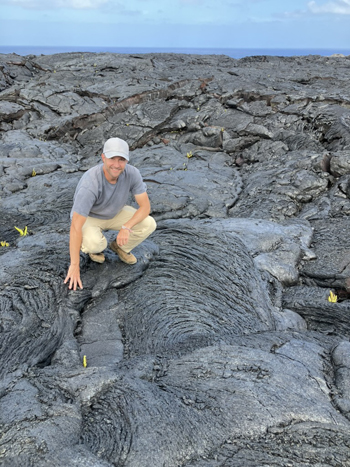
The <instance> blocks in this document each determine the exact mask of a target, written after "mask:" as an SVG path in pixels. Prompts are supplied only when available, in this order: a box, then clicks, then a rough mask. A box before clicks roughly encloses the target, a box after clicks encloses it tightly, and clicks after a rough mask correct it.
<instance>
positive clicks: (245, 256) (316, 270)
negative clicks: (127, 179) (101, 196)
mask: <svg viewBox="0 0 350 467" xmlns="http://www.w3.org/2000/svg"><path fill="white" fill-rule="evenodd" d="M0 121H1V123H0V138H1V139H0V184H1V185H0V192H1V204H0V216H1V221H0V242H1V243H0V245H1V246H0V262H1V268H0V331H1V338H0V359H1V365H0V426H1V431H0V465H3V466H11V467H16V466H20V467H26V466H35V467H50V466H55V467H56V466H57V467H67V466H69V467H74V466H76V467H82V466H85V467H110V466H118V467H121V466H125V467H150V466H152V467H180V466H181V467H262V466H266V467H267V466H279V467H284V466H285V467H287V466H298V467H299V466H300V467H306V466H317V467H326V466H332V467H333V466H334V467H340V466H341V467H343V466H350V342H349V336H350V316H349V313H350V302H349V296H350V295H349V296H348V293H347V291H346V279H347V278H348V277H350V244H349V235H348V231H349V216H350V57H342V56H334V57H320V56H305V57H267V56H258V57H247V58H243V59H240V60H235V59H233V58H229V57H227V56H199V55H179V54H149V55H118V54H92V53H70V54H57V55H51V56H32V55H31V56H26V57H23V56H18V55H0ZM113 136H118V137H121V138H123V139H126V140H127V141H128V142H129V144H130V147H131V149H132V152H131V160H130V163H131V164H132V165H135V166H136V167H138V168H139V169H140V171H141V173H142V175H143V177H144V180H145V181H146V183H147V187H148V193H149V196H150V199H151V203H152V215H153V216H154V217H155V219H156V221H157V224H158V228H157V231H156V232H155V233H154V234H152V236H151V237H150V238H149V239H148V240H147V241H146V242H144V243H143V244H142V245H140V246H139V247H138V248H137V249H136V250H135V251H134V253H135V255H136V256H137V258H138V263H137V264H136V265H135V266H127V265H125V264H123V263H121V262H120V260H119V259H118V257H117V256H116V255H115V254H114V253H113V252H112V251H110V250H106V258H107V259H106V262H105V263H104V264H103V265H100V264H96V263H92V262H91V261H90V259H89V258H88V257H87V256H86V255H84V254H83V253H82V254H81V265H82V280H83V284H84V288H83V289H82V290H77V291H75V292H74V291H69V290H68V288H67V286H66V285H64V283H63V280H64V278H65V275H66V273H67V269H68V265H69V251H68V242H69V212H70V209H71V205H72V198H73V193H74V190H75V187H76V185H77V182H78V180H79V178H80V177H81V176H82V174H83V173H84V171H86V170H87V169H88V168H90V167H92V166H93V165H95V164H97V163H99V162H100V155H101V152H102V146H103V143H104V141H105V140H106V139H107V138H109V137H113ZM113 235H114V234H113V232H108V233H107V236H108V238H109V239H112V238H113ZM331 292H332V293H334V294H335V295H336V296H337V300H336V301H333V302H332V301H329V298H330V294H331Z"/></svg>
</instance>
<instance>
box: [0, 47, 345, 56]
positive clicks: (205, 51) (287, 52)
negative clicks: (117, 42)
mask: <svg viewBox="0 0 350 467" xmlns="http://www.w3.org/2000/svg"><path fill="white" fill-rule="evenodd" d="M67 52H94V53H100V52H110V53H119V54H147V53H176V54H197V55H228V56H229V57H232V58H236V59H238V58H243V57H252V56H256V55H272V56H279V57H292V56H301V55H321V56H329V55H333V54H343V55H345V56H347V55H350V49H334V48H333V49H262V48H261V49H259V48H256V49H248V48H247V49H236V48H215V49H214V48H193V47H192V48H183V47H86V46H82V47H79V46H72V47H67V46H62V47H51V46H27V45H25V46H24V45H23V46H21V45H13V46H12V45H7V46H2V45H0V53H2V54H9V53H16V54H18V55H23V56H25V55H41V54H43V55H52V54H57V53H67Z"/></svg>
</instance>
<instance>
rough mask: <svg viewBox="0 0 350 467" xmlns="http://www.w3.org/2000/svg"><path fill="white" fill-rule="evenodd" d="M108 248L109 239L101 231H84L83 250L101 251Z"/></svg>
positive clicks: (89, 251) (85, 251)
mask: <svg viewBox="0 0 350 467" xmlns="http://www.w3.org/2000/svg"><path fill="white" fill-rule="evenodd" d="M106 248H107V239H106V237H105V236H104V235H102V233H101V232H98V233H96V232H91V231H86V232H83V241H82V246H81V250H82V251H83V252H84V253H101V251H103V250H105V249H106Z"/></svg>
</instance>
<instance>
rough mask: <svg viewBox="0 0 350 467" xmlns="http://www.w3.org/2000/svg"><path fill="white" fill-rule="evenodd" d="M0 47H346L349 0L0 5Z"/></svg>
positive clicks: (7, 0)
mask: <svg viewBox="0 0 350 467" xmlns="http://www.w3.org/2000/svg"><path fill="white" fill-rule="evenodd" d="M0 45H2V46H6V45H37V46H85V47H86V46H91V47H98V46H106V47H207V48H208V47H213V48H217V47H220V48H222V47H227V48H335V49H350V0H314V1H309V0H306V1H305V0H211V1H210V0H162V1H161V0H127V1H121V0H0Z"/></svg>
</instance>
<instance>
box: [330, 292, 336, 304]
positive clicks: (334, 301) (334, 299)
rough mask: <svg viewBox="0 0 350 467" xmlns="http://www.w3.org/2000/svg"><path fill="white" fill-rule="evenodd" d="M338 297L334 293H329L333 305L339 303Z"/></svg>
mask: <svg viewBox="0 0 350 467" xmlns="http://www.w3.org/2000/svg"><path fill="white" fill-rule="evenodd" d="M337 300H338V297H337V296H336V295H335V294H334V293H333V292H332V291H330V292H329V297H328V301H329V302H331V303H337Z"/></svg>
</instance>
